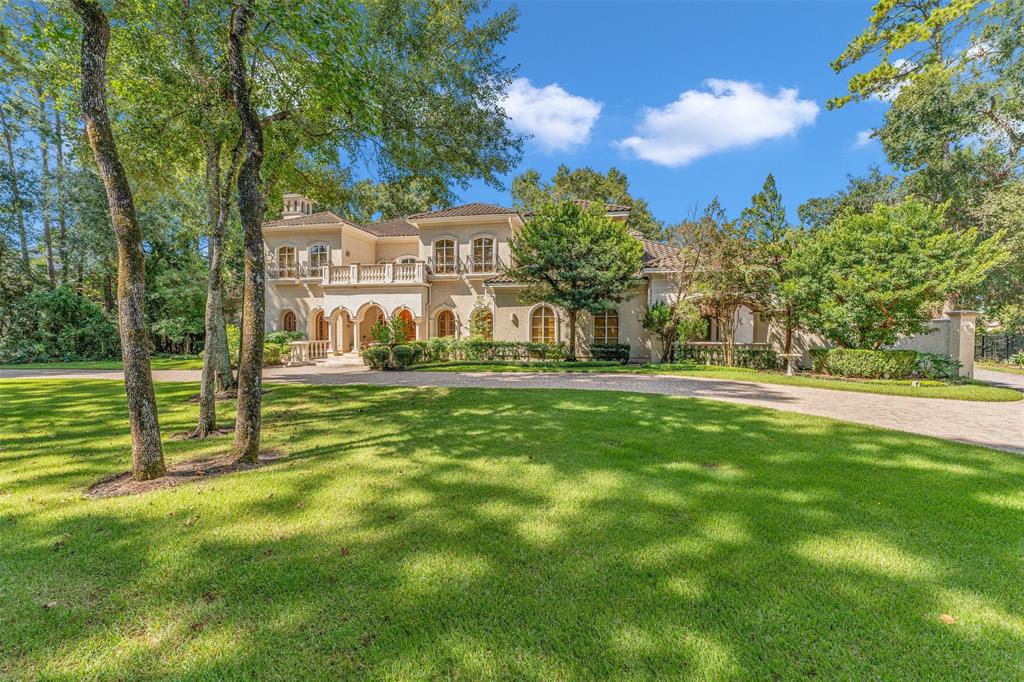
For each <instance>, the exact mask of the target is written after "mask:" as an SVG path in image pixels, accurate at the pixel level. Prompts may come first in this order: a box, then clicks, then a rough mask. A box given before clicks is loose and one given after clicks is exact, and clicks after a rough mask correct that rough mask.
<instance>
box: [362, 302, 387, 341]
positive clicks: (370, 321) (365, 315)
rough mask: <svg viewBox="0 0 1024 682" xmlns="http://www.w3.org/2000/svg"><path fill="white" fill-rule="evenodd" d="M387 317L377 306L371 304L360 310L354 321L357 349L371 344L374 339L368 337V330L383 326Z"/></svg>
mask: <svg viewBox="0 0 1024 682" xmlns="http://www.w3.org/2000/svg"><path fill="white" fill-rule="evenodd" d="M386 321H387V316H386V315H385V314H384V310H383V309H382V308H381V307H380V306H379V305H377V304H375V303H374V304H371V305H368V306H366V307H365V308H363V309H362V311H361V312H360V314H359V317H358V318H357V321H356V325H355V326H356V328H357V329H358V330H359V331H358V338H359V347H360V348H365V347H366V346H368V345H369V344H371V343H373V342H374V341H375V339H374V338H373V336H371V335H370V330H371V329H373V325H375V324H384V323H385V322H386Z"/></svg>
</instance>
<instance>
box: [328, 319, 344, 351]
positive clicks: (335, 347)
mask: <svg viewBox="0 0 1024 682" xmlns="http://www.w3.org/2000/svg"><path fill="white" fill-rule="evenodd" d="M330 320H331V321H330V323H329V324H328V325H327V352H328V353H329V354H331V355H338V354H339V353H340V352H341V351H340V350H339V349H340V348H341V343H340V342H339V341H338V318H337V317H335V316H333V315H332V316H331V318H330Z"/></svg>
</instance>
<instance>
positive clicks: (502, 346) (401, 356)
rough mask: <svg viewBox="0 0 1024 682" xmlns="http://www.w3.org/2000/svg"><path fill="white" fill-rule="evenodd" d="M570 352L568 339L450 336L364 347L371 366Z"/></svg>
mask: <svg viewBox="0 0 1024 682" xmlns="http://www.w3.org/2000/svg"><path fill="white" fill-rule="evenodd" d="M399 349H401V350H399ZM406 349H408V350H406ZM567 354H568V351H567V349H566V346H565V344H564V343H527V342H521V341H491V340H488V339H481V338H473V339H453V338H447V337H437V338H433V339H430V340H429V341H408V342H406V343H399V344H377V345H373V346H369V347H367V348H364V349H363V352H362V356H363V362H365V363H366V364H367V365H368V366H369V367H370V368H371V369H405V368H406V367H409V366H411V365H415V364H418V363H421V362H450V361H454V360H466V361H488V362H489V361H495V360H523V361H526V360H532V361H536V360H542V361H550V360H565V358H566V355H567Z"/></svg>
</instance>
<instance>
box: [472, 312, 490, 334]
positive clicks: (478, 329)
mask: <svg viewBox="0 0 1024 682" xmlns="http://www.w3.org/2000/svg"><path fill="white" fill-rule="evenodd" d="M470 330H471V331H470V333H471V334H472V335H473V336H478V337H481V338H484V339H487V340H488V341H490V340H491V339H493V338H494V315H493V314H491V309H490V308H477V310H476V311H475V312H474V313H473V317H472V320H471V322H470Z"/></svg>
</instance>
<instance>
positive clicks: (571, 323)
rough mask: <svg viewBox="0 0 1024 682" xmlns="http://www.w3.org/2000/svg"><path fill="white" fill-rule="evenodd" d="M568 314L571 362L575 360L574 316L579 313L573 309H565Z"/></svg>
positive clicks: (569, 358)
mask: <svg viewBox="0 0 1024 682" xmlns="http://www.w3.org/2000/svg"><path fill="white" fill-rule="evenodd" d="M566 312H567V313H568V314H569V357H568V358H566V359H567V360H569V361H571V362H575V361H576V316H577V315H579V313H578V312H577V311H575V310H568V311H566Z"/></svg>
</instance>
